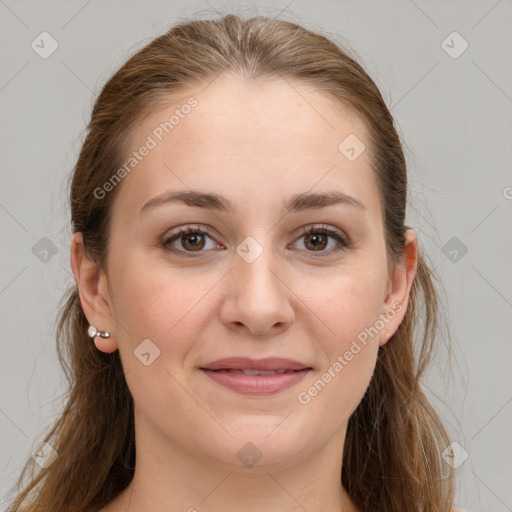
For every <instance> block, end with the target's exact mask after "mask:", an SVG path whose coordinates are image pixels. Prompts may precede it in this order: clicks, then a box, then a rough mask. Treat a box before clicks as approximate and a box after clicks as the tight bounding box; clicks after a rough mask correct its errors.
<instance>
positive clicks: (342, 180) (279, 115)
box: [116, 77, 377, 210]
mask: <svg viewBox="0 0 512 512" xmlns="http://www.w3.org/2000/svg"><path fill="white" fill-rule="evenodd" d="M191 105H193V106H191ZM354 137H356V139H354ZM345 140H349V141H354V140H355V141H359V142H356V144H357V143H359V144H360V146H359V147H357V148H356V149H357V150H358V151H360V150H361V148H362V147H364V146H362V144H365V145H366V147H367V148H368V141H367V134H366V130H365V127H364V124H363V122H362V120H361V119H359V118H358V116H357V115H355V114H354V113H353V112H352V111H350V110H349V109H346V108H343V107H342V106H341V105H339V104H335V103H334V101H333V100H332V99H331V98H330V97H329V96H328V95H327V94H325V93H322V92H321V91H318V90H316V89H314V88H312V87H310V86H308V85H306V84H302V83H297V82H291V81H289V80H273V81H269V82H255V81H252V80H249V79H245V78H243V77H228V78H224V79H222V80H214V81H213V82H211V83H210V84H209V85H207V86H206V87H205V86H203V88H196V89H190V91H187V92H186V93H185V94H183V95H182V96H181V98H179V99H175V100H173V102H172V104H167V105H162V107H161V108H159V109H157V110H155V111H154V112H152V113H151V114H150V115H148V116H146V118H144V120H143V121H142V122H141V123H139V124H138V125H137V126H136V127H135V128H134V130H133V131H132V135H131V137H130V150H129V152H128V154H127V158H128V157H129V156H130V154H131V153H132V152H133V151H135V152H137V151H138V150H139V149H140V148H141V147H142V146H144V145H146V146H148V147H149V146H151V149H150V150H149V151H147V152H146V155H145V156H144V157H142V158H140V161H138V163H137V165H136V166H135V167H134V168H133V170H131V171H130V172H129V174H128V175H127V177H126V178H124V179H123V183H122V187H121V188H123V189H124V190H123V192H122V193H119V196H120V198H119V200H118V199H117V198H116V201H119V202H121V203H124V204H125V205H127V204H130V205H131V206H132V207H134V208H135V209H137V210H138V209H140V208H141V207H142V205H143V204H144V203H145V202H146V201H148V200H149V199H151V198H152V197H154V196H156V195H158V194H161V193H162V192H164V191H166V190H187V189H197V188H201V189H205V190H206V189H207V190H209V191H213V192H218V193H219V194H222V195H224V196H230V199H231V200H232V202H234V203H235V206H236V205H237V203H238V202H241V203H245V202H246V201H247V196H248V195H249V196H251V199H255V196H256V195H263V196H264V198H266V199H267V201H269V202H273V201H275V202H276V204H277V205H278V206H280V205H281V204H282V199H283V194H285V193H286V196H289V195H292V194H293V193H299V192H304V191H306V190H310V189H311V191H315V189H319V190H320V189H321V190H323V191H325V190H326V189H331V188H335V189H336V190H339V191H343V192H345V193H350V194H351V195H355V196H358V197H359V198H360V199H361V200H362V201H364V202H365V203H366V202H372V201H375V199H376V194H377V190H376V186H375V181H374V177H373V171H372V170H371V168H370V160H369V154H368V153H369V151H366V150H364V151H362V153H361V154H360V156H359V157H358V158H356V159H353V160H351V159H349V158H347V155H346V154H344V153H343V150H344V146H343V144H344V143H343V141H345ZM340 144H341V146H340ZM352 145H353V144H352ZM118 192H121V191H118ZM257 192H262V193H263V194H257ZM264 198H262V199H261V201H262V204H263V200H264Z"/></svg>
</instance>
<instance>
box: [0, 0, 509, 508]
mask: <svg viewBox="0 0 512 512" xmlns="http://www.w3.org/2000/svg"><path fill="white" fill-rule="evenodd" d="M287 4H289V5H288V7H287ZM215 10H219V11H221V12H222V13H225V12H227V11H234V12H238V13H241V14H252V15H255V14H266V15H270V16H278V15H279V17H281V18H284V19H288V20H291V21H296V22H299V23H303V24H304V25H305V26H306V27H308V28H311V29H313V30H320V31H322V32H323V33H325V34H326V35H330V36H331V37H333V38H335V39H336V40H337V41H338V42H340V43H341V44H345V43H346V44H348V45H349V47H350V48H352V49H353V51H355V52H356V55H357V57H358V60H359V61H360V62H361V63H362V64H363V66H364V67H365V68H366V70H367V71H368V72H369V74H370V75H371V76H372V77H373V78H374V80H375V81H376V82H377V84H378V86H379V87H380V88H381V91H382V93H383V96H384V98H385V100H386V102H387V104H388V106H389V107H390V108H391V112H392V114H393V115H394V117H395V119H396V122H397V124H398V127H399V131H400V133H401V136H402V138H403V142H404V145H405V149H406V154H407V160H408V164H409V173H410V210H409V214H408V223H409V225H411V226H413V227H414V228H415V229H416V230H417V232H418V234H419V236H420V239H421V244H422V247H423V249H424V250H425V251H426V253H427V254H428V256H429V258H430V261H431V264H432V266H433V267H434V268H435V269H436V271H437V272H438V273H439V275H440V276H441V278H442V281H443V283H444V288H445V291H446V296H445V298H444V299H443V303H442V309H443V311H444V313H445V317H446V321H447V322H448V325H449V326H450V329H451V332H452V345H451V347H452V348H451V350H452V352H453V356H452V363H451V364H450V363H449V359H448V355H449V348H448V345H447V344H446V342H444V341H443V340H440V346H439V349H438V352H437V358H436V362H435V364H434V366H433V367H432V369H431V372H430V373H429V376H428V379H427V382H426V383H427V384H428V395H429V397H431V399H432V401H433V403H434V405H435V407H437V409H438V410H439V411H440V413H441V416H442V418H443V420H444V421H445V424H446V426H447V428H448V430H449V433H450V436H451V439H453V440H454V441H457V442H458V443H459V444H460V445H461V447H462V448H463V449H464V450H465V451H466V452H467V454H468V457H467V459H466V460H465V461H464V462H463V463H462V464H460V466H458V468H457V474H458V477H459V479H458V486H457V504H458V505H459V507H460V508H461V509H466V510H469V511H480V510H482V511H484V510H485V511H486V512H491V511H496V512H504V511H507V510H509V511H510V510H512V486H511V485H510V484H511V482H512V468H511V464H510V460H511V458H512V457H511V456H512V448H511V442H510V440H511V436H510V432H511V424H512V403H511V401H512V386H511V371H510V363H511V354H512V344H511V343H510V341H511V340H512V337H511V332H512V322H511V321H510V318H511V314H512V272H511V271H510V262H511V261H512V243H511V240H510V234H511V233H510V226H511V220H512V173H511V162H512V155H511V152H512V149H511V148H512V122H511V113H512V59H511V56H512V2H511V0H500V1H496V0H492V1H484V0H480V1H471V2H470V1H453V0H452V1H427V0H414V1H412V0H400V1H359V2H356V1H327V0H323V1H316V2H308V1H306V0H295V1H292V2H291V3H290V0H286V2H275V3H274V5H272V3H271V2H270V1H267V2H263V1H262V2H256V1H253V2H249V3H247V2H242V3H238V2H235V1H232V2H230V3H222V4H221V3H215V4H213V3H210V4H209V3H208V2H206V0H197V1H194V2H183V1H180V2H178V1H174V2H169V1H150V2H141V1H138V2H134V1H129V2H121V1H105V0H104V1H99V0H89V1H79V2H78V1H69V0H68V1H66V2H64V1H59V2H55V1H53V2H52V1H45V2H44V3H43V2H38V1H32V2H27V1H14V0H0V41H1V44H0V52H1V70H2V72H1V78H0V109H1V116H2V117H1V118H2V123H1V125H0V130H1V134H0V141H1V146H2V153H1V164H0V169H1V171H0V172H1V180H2V186H1V192H0V221H1V224H0V226H1V228H0V229H1V241H2V243H1V247H2V256H1V258H2V259H1V262H2V263H1V266H0V272H1V274H0V304H1V314H2V321H1V326H2V357H1V359H0V365H1V367H0V380H1V397H0V404H1V405H0V431H1V432H2V435H1V445H0V471H1V488H0V494H1V497H5V495H6V493H7V491H8V489H9V488H10V486H11V485H12V484H13V483H14V478H15V476H17V474H18V472H19V470H20V468H21V465H22V464H23V463H24V462H25V460H26V459H27V458H28V457H29V456H30V454H31V453H32V452H33V450H35V448H36V447H37V446H38V445H39V443H40V442H41V440H42V438H43V433H44V431H45V429H46V428H48V427H49V426H50V425H51V424H52V423H53V421H54V420H55V418H56V417H57V415H58V412H59V407H61V406H62V393H63V392H64V391H65V388H64V381H63V378H62V373H61V370H60V367H59V366H58V362H57V354H56V350H55V339H54V331H55V325H54V322H55V316H56V311H57V305H58V301H59V300H60V298H61V295H62V293H63V292H64V290H65V288H66V287H67V286H68V285H69V284H71V283H72V282H73V281H72V274H71V272H70V265H69V239H70V228H69V212H68V208H67V204H66V200H67V196H66V177H67V175H68V174H69V173H70V171H71V168H72V166H73V164H74V161H75V158H76V156H77V153H78V150H79V147H80V141H81V138H82V136H83V131H84V128H85V123H86V121H87V120H88V119H89V116H90V110H91V106H92V103H93V100H94V97H95V96H96V95H97V94H98V93H99V91H100V89H101V86H102V85H103V84H104V82H105V81H106V79H107V78H108V77H109V76H110V75H111V74H112V73H113V72H114V71H115V70H116V69H117V68H118V67H119V66H120V65H121V64H122V63H123V62H124V61H125V60H126V59H127V57H128V56H130V55H131V54H132V53H134V52H135V51H136V50H137V49H139V48H141V47H142V46H143V45H145V44H146V43H148V42H149V41H150V40H151V39H152V38H153V37H155V36H157V35H160V34H161V33H163V32H164V31H165V30H166V28H169V27H170V26H171V25H173V24H174V23H176V22H178V21H181V20H182V19H183V18H186V17H189V16H194V15H196V14H197V15H199V16H208V17H211V16H213V15H214V14H215ZM43 31H47V32H49V33H50V34H51V36H52V37H53V38H54V39H55V40H56V41H57V43H58V48H57V50H56V51H55V52H54V53H53V54H52V55H51V56H49V57H48V58H47V59H43V58H41V57H40V56H39V54H38V53H36V52H35V51H34V50H33V49H32V47H31V43H32V41H34V40H35V41H36V42H37V41H38V40H39V41H40V38H39V39H38V36H39V34H40V33H41V32H43ZM454 31H456V32H458V33H459V34H460V36H461V37H462V38H463V39H460V38H459V36H455V38H454V36H450V37H448V39H447V36H449V35H450V34H451V33H452V32H454ZM464 40H465V41H467V43H468V45H469V47H468V48H467V50H466V51H464V52H463V53H462V54H460V55H458V54H459V53H460V51H461V50H462V49H463V44H464ZM443 41H445V43H443ZM45 47H46V48H48V47H49V45H48V44H46V45H45ZM445 50H447V51H448V52H451V53H452V55H449V53H447V51H445ZM455 56H456V58H454V57H455ZM45 237H46V238H47V239H49V241H51V244H50V243H49V242H48V240H46V239H45ZM454 237H455V238H454ZM41 239H43V241H41ZM49 247H50V248H53V251H51V250H50V252H49V253H45V252H44V250H45V249H48V248H49ZM465 250H467V252H465ZM54 253H55V254H54ZM0 508H1V503H0Z"/></svg>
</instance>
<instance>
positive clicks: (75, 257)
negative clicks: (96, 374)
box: [71, 232, 118, 352]
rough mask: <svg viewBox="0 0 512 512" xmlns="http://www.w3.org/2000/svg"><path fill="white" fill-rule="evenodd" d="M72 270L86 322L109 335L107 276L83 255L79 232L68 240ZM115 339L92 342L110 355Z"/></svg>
mask: <svg viewBox="0 0 512 512" xmlns="http://www.w3.org/2000/svg"><path fill="white" fill-rule="evenodd" d="M71 268H72V270H73V275H74V277H75V281H76V284H77V287H78V292H79V295H80V303H81V305H82V309H83V310H84V313H85V316H86V317H87V320H88V321H89V323H90V324H91V325H93V326H95V327H97V328H98V330H102V331H110V332H111V333H112V330H111V329H112V327H113V322H112V316H111V312H110V298H109V296H108V292H107V291H106V290H107V287H106V275H105V273H104V272H103V271H102V270H101V269H99V267H98V266H97V264H96V263H95V262H93V261H91V260H90V259H89V258H88V257H87V255H86V254H85V251H84V244H83V235H82V233H80V232H79V233H75V234H74V235H73V237H72V239H71ZM114 338H115V337H114V336H112V335H111V336H110V337H109V338H101V337H98V336H96V337H94V343H95V345H96V347H97V348H98V350H101V351H102V352H113V351H114V350H116V349H117V348H118V346H117V342H116V341H115V340H114ZM91 340H92V338H91Z"/></svg>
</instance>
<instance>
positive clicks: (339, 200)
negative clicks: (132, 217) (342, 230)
mask: <svg viewBox="0 0 512 512" xmlns="http://www.w3.org/2000/svg"><path fill="white" fill-rule="evenodd" d="M173 203H174V204H175V203H178V204H179V203H182V204H185V205H187V206H192V207H196V208H208V209H214V210H218V211H222V212H227V213H234V212H235V207H234V206H233V203H232V202H231V201H229V199H227V198H225V197H223V196H221V195H219V194H215V193H208V192H201V191H198V190H188V191H167V192H164V193H163V194H161V195H159V196H157V197H154V198H153V199H150V200H149V201H148V202H147V203H146V204H145V205H144V206H143V207H142V208H141V210H140V212H139V213H140V214H142V213H144V212H147V211H149V210H152V209H154V208H156V207H158V206H163V205H166V204H173ZM338 204H343V205H348V206H354V207H356V208H358V209H360V210H363V211H364V210H366V207H365V206H364V204H363V203H362V202H361V201H360V200H359V199H356V198H355V197H352V196H349V195H347V194H344V193H342V192H337V191H332V192H326V193H322V194H314V193H307V192H303V193H300V194H295V195H293V196H292V197H291V198H290V199H288V200H287V201H285V202H284V203H283V206H282V212H283V213H284V214H288V213H292V212H300V211H304V210H312V209H320V208H326V207H327V206H333V205H338Z"/></svg>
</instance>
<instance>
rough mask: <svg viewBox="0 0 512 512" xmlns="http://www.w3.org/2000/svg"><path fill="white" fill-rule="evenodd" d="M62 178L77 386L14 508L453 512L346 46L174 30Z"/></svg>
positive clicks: (393, 222) (391, 169) (135, 66)
mask: <svg viewBox="0 0 512 512" xmlns="http://www.w3.org/2000/svg"><path fill="white" fill-rule="evenodd" d="M70 196H71V197H70V199H71V209H72V224H73V232H74V235H73V238H72V242H71V266H72V270H73V274H74V276H75V279H76V286H74V287H73V288H72V289H71V290H70V291H69V296H68V297H67V302H66V303H65V305H64V307H63V310H62V312H61V316H60V323H59V330H58V341H59V344H60V345H59V347H60V350H61V351H62V356H61V357H62V361H63V363H65V362H66V361H65V359H66V356H67V359H66V360H69V379H70V396H69V400H68V403H67V406H66V408H65V410H64V412H63V414H62V416H61V417H60V419H59V420H58V422H57V423H56V424H55V426H54V428H53V429H52V430H51V432H50V433H49V434H48V436H47V437H46V439H45V442H46V443H47V444H44V445H43V446H42V448H41V454H40V457H42V459H43V463H39V465H40V466H41V467H42V468H43V469H42V470H41V471H40V472H39V473H38V474H37V475H35V476H34V477H33V478H32V479H31V481H30V482H29V483H28V484H27V485H26V487H25V488H24V489H23V490H22V491H21V492H20V493H19V496H18V497H17V499H16V501H15V503H14V504H13V506H12V508H11V509H10V510H12V511H18V510H27V511H31V512H36V511H37V512H39V511H43V510H51V511H52V512H61V511H62V512H64V511H74V512H75V511H84V512H85V511H91V512H92V511H99V510H101V511H103V512H117V511H145V510H148V511H152V512H160V511H164V510H165V511H178V510H189V511H193V510H200V511H220V510H222V511H231V510H240V509H242V510H250V511H260V510H265V511H269V512H270V511H274V510H276V511H277V510H280V511H281V510H286V511H290V512H291V511H298V510H307V511H311V512H312V511H317V510H332V511H342V512H355V511H358V512H363V511H374V510H379V511H381V512H392V511H394V512H399V511H403V512H405V511H407V512H411V511H413V510H414V511H420V510H421V511H424V512H433V511H436V512H439V511H450V510H452V507H453V487H454V481H453V479H454V475H453V470H452V469H451V468H450V466H449V465H447V464H445V463H444V462H443V460H442V459H441V456H440V454H441V452H442V451H443V450H444V449H445V448H446V446H447V445H449V443H450V441H449V439H448V437H447V434H446V432H445V430H444V428H443V425H442V424H441V422H440V420H439V418H438V416H437V414H436V412H435V411H434V409H433V408H432V407H431V405H430V404H429V402H428V400H427V399H426V397H425V395H424V393H423V391H422V388H421V385H420V378H421V376H422V373H423V370H424V368H425V366H426V364H427V363H428V360H429V355H430V353H431V351H432V346H433V342H434V336H435V333H436V326H437V302H436V292H435V288H434V284H433V280H432V276H431V271H430V269H429V268H428V266H427V265H426V263H425V261H424V259H423V258H422V256H421V252H420V249H419V244H418V240H417V235H416V234H415V233H414V231H413V230H412V229H410V228H408V227H407V226H406V225H405V224H404V221H405V213H406V197H407V176H406V163H405V159H404V155H403V152H402V148H401V143H400V140H399V137H398V135H397V132H396V130H395V127H394V121H393V118H392V116H391V114H390V113H389V111H388V109H387V107H386V105H385V103H384V101H383V99H382V97H381V94H380V92H379V91H378V89H377V87H376V85H375V84H374V82H373V81H372V80H371V78H370V77H369V76H368V75H367V74H366V72H365V71H364V70H363V69H362V68H361V66H360V65H359V64H357V63H356V62H355V61H354V60H353V59H352V58H351V57H350V56H349V55H347V53H346V52H345V51H343V50H342V49H340V48H339V47H338V46H337V45H335V44H334V43H333V42H331V41H329V40H327V39H326V38H325V37H323V36H322V35H320V34H315V33H313V32H310V31H308V30H306V29H304V28H302V27H299V26H297V25H295V24H293V23H289V22H285V21H279V20H271V19H268V18H265V17H256V18H252V19H249V20H243V19H240V18H239V17H237V16H234V15H228V16H225V17H223V18H222V19H218V20H202V21H199V20H196V21H191V22H187V23H182V24H180V25H177V26H175V27H173V28H172V29H171V30H170V31H169V32H167V33H166V34H164V35H163V36H161V37H158V38H156V39H155V40H154V41H152V42H151V43H150V44H148V45H147V46H146V47H145V48H143V49H142V50H140V51H139V52H138V53H137V54H135V55H134V56H133V57H132V58H130V59H129V60H128V62H126V63H125V64H124V65H123V66H122V68H121V69H120V70H119V71H117V72H116V73H115V75H114V76H113V77H112V78H111V79H110V80H109V81H108V83H107V84H106V85H105V86H104V88H103V90H102V92H101V94H100V95H99V97H98V99H97V101H96V104H95V106H94V109H93V112H92V118H91V121H90V124H89V126H88V133H87V137H86V139H85V141H84V143H83V146H82V149H81V152H80V155H79V158H78V161H77V163H76V166H75V169H74V172H73V176H72V181H71V194H70ZM419 301H421V304H422V307H420V303H419ZM420 321H421V322H422V329H420V323H419V322H420ZM64 351H65V354H64ZM415 353H416V354H419V357H418V360H415V357H414V354H415ZM59 354H61V352H59ZM32 464H34V463H33V462H32ZM29 467H30V465H29V464H28V463H27V466H26V468H25V470H28V468H29ZM20 482H21V478H20ZM29 503H30V504H29Z"/></svg>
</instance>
